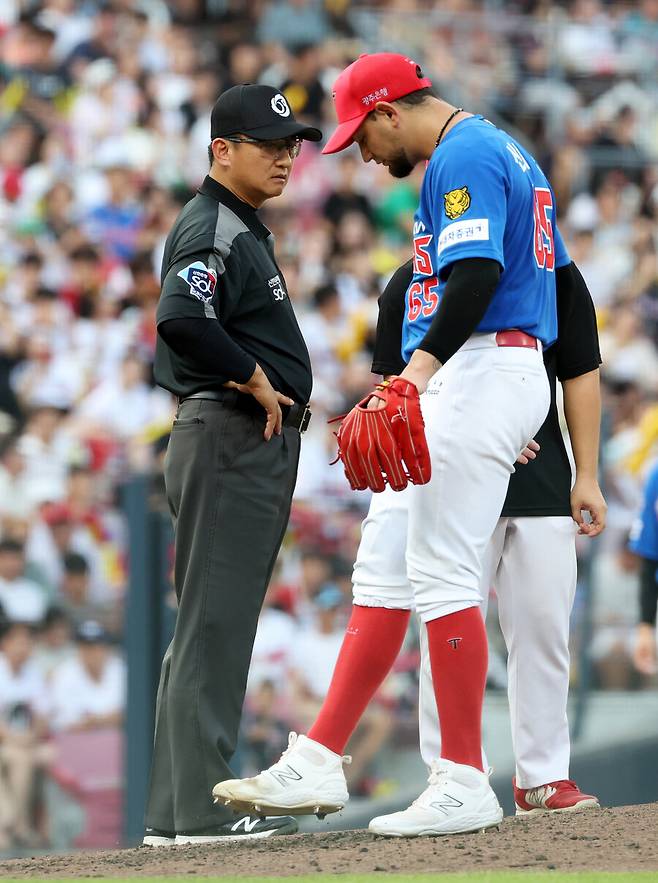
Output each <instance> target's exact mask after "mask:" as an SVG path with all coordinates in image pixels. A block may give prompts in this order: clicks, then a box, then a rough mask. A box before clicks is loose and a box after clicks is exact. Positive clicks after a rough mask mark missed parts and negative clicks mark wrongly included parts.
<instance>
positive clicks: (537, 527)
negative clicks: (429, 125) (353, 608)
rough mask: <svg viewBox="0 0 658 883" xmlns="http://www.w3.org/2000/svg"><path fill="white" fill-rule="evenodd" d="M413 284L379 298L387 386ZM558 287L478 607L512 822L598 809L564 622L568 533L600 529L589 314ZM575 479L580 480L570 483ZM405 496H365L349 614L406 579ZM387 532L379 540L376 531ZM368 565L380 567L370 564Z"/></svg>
mask: <svg viewBox="0 0 658 883" xmlns="http://www.w3.org/2000/svg"><path fill="white" fill-rule="evenodd" d="M411 278H412V261H408V262H407V263H406V264H404V265H403V266H402V267H400V268H399V269H398V270H397V271H396V273H395V274H394V275H393V277H392V278H391V280H390V282H389V283H388V285H387V287H386V289H385V290H384V292H383V294H382V295H381V297H380V299H379V308H380V311H379V321H378V325H377V336H376V343H375V352H374V358H373V364H372V370H373V372H374V373H376V374H382V375H384V376H390V375H396V374H399V373H400V372H401V370H402V369H403V367H404V362H403V360H402V357H401V355H400V339H401V329H402V319H403V315H404V311H405V309H406V291H407V288H408V286H409V284H410V282H411ZM556 283H557V310H558V340H557V342H556V343H555V345H554V346H552V347H551V348H549V349H548V350H546V351H545V353H544V362H545V365H546V371H547V374H548V377H549V381H550V385H551V406H550V410H549V413H548V416H547V418H546V421H545V422H544V424H543V426H542V427H541V429H540V430H539V432H538V434H537V436H536V442H537V443H538V444H539V446H540V451H539V454H538V455H537V457H536V459H531V460H530V462H528V463H527V465H523V466H520V467H518V468H517V469H516V472H515V473H514V474H513V475H512V476H511V478H510V484H509V489H508V493H507V497H506V500H505V504H504V507H503V510H502V512H501V517H500V520H499V522H498V526H497V528H496V531H495V532H494V535H493V537H492V539H491V542H490V544H489V547H488V549H487V553H486V556H485V566H484V568H483V574H484V579H483V585H482V589H483V592H482V594H483V612H484V613H486V603H487V596H488V593H489V589H490V588H491V587H492V586H493V587H494V588H495V590H496V593H497V595H498V609H499V616H500V623H501V628H502V631H503V635H504V637H505V641H506V644H507V649H508V653H509V657H508V674H509V686H508V692H509V702H510V712H511V719H512V738H513V742H514V751H515V757H516V765H517V769H516V777H515V782H514V796H515V801H516V805H517V813H518V814H522V813H527V812H532V811H533V810H534V811H546V810H548V811H550V810H556V809H562V810H563V809H575V808H579V809H580V808H584V807H587V806H598V802H597V800H596V798H594V797H592V796H591V795H586V794H583V793H582V792H580V790H579V789H578V788H577V786H576V785H575V783H573V782H571V781H569V779H568V770H569V755H570V745H569V730H568V725H567V717H566V705H567V694H568V687H569V649H568V637H569V615H570V612H571V607H572V604H573V598H574V594H575V587H576V554H575V534H576V530H579V531H580V532H581V533H583V534H588V535H590V536H596V535H597V534H598V533H600V532H601V530H602V529H603V527H604V524H605V509H606V507H605V502H604V500H603V497H602V495H601V492H600V490H599V488H598V484H597V483H596V478H595V476H596V464H597V455H598V427H599V421H600V416H599V415H600V398H599V391H598V383H599V380H598V368H599V365H600V364H601V357H600V353H599V344H598V333H597V328H596V316H595V313H594V306H593V304H592V300H591V297H590V295H589V292H588V290H587V287H586V285H585V283H584V281H583V279H582V276H581V275H580V273H579V271H578V269H577V268H576V266H575V265H574V264H573V263H572V264H570V265H569V266H568V267H564V268H562V269H559V270H557V279H556ZM557 380H559V381H560V382H561V384H562V387H563V390H564V404H565V412H566V415H567V422H568V425H569V429H570V433H571V441H572V445H573V447H574V454H575V459H576V465H577V476H576V477H577V481H576V484H575V485H574V488H573V491H572V490H571V483H572V475H571V466H570V463H569V457H568V455H567V451H566V447H565V444H564V440H563V437H562V432H561V429H560V426H559V418H558V410H557V403H556V387H557V383H556V381H557ZM581 468H582V473H583V474H584V480H583V481H581V483H580V484H579V482H578V478H580V477H581V474H580V470H581ZM405 493H406V492H403V493H402V494H395V493H392V492H389V491H388V489H387V491H386V492H385V493H384V494H377V495H375V496H374V497H373V503H372V505H371V510H370V513H369V516H368V520H367V521H366V526H365V528H364V534H363V538H362V542H361V546H360V548H359V556H358V558H357V562H356V565H355V570H354V594H355V603H360V602H364V601H366V600H367V598H368V596H369V595H373V593H374V594H375V595H377V593H378V591H379V593H381V591H382V590H381V589H379V590H378V589H376V588H373V587H374V586H376V585H377V580H378V579H379V581H380V582H381V575H382V574H386V575H387V578H388V580H389V581H391V582H392V583H393V584H394V583H395V582H396V579H399V580H400V581H402V580H405V579H406V574H400V575H398V572H399V571H400V564H399V563H398V564H397V566H396V559H397V558H399V557H400V551H399V549H397V548H395V543H394V542H393V541H392V540H391V539H390V538H391V537H395V536H397V535H399V534H400V532H402V534H403V535H404V533H405V527H406V505H405V503H404V497H405ZM382 498H387V499H386V500H385V501H382ZM400 498H403V499H402V500H401V499H400ZM373 507H374V508H375V512H374V513H373ZM583 510H584V511H589V512H590V513H591V515H592V521H591V522H586V521H585V520H584V519H583V514H582V511H583ZM373 515H374V517H373ZM385 521H386V523H387V524H388V525H389V529H388V530H385V528H384V523H385ZM382 530H385V533H386V536H387V537H389V540H388V542H387V544H382V543H381V542H378V541H377V540H376V539H375V538H374V534H375V533H376V532H378V533H379V534H380V536H381V532H382ZM370 534H372V535H373V537H372V539H371V537H370ZM382 545H384V546H385V549H384V551H382ZM376 550H377V551H376ZM373 555H375V556H378V557H376V558H375V559H374V563H373ZM361 593H363V594H362V595H361ZM360 595H361V597H360ZM393 603H394V601H393ZM424 631H425V630H424V628H423V627H422V625H421V649H422V669H421V699H420V733H421V752H422V754H423V758H424V759H425V760H426V762H427V763H428V766H429V764H430V763H431V760H432V759H433V758H436V757H439V756H440V754H441V751H440V733H439V725H438V717H437V711H436V702H435V699H434V690H433V688H432V681H431V669H430V665H429V654H428V652H427V640H426V636H425V634H424ZM485 768H486V765H485Z"/></svg>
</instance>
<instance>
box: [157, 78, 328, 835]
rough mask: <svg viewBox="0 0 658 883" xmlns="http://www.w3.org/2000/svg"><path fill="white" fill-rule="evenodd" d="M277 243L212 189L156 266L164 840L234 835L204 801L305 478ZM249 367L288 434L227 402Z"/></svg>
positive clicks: (307, 376)
mask: <svg viewBox="0 0 658 883" xmlns="http://www.w3.org/2000/svg"><path fill="white" fill-rule="evenodd" d="M263 88H264V87H263ZM267 103H268V104H269V98H268V102H267ZM272 239H273V237H272V235H271V234H270V232H269V230H268V229H267V228H266V227H265V226H264V225H263V224H262V223H261V222H260V220H259V219H258V216H257V213H256V211H255V209H253V208H251V207H250V206H249V205H247V204H246V203H245V202H242V201H241V200H240V199H239V198H238V197H237V196H235V195H234V194H233V193H232V192H231V191H230V190H228V189H227V188H225V187H224V186H222V185H221V184H219V183H218V182H217V181H216V180H215V179H214V178H210V177H207V178H206V179H205V181H204V183H203V185H202V187H201V188H200V190H199V192H198V193H197V194H196V196H195V197H194V198H193V199H192V200H191V201H190V202H189V203H188V204H187V205H186V206H185V208H184V209H183V210H182V212H181V214H180V215H179V217H178V219H177V220H176V223H175V224H174V227H173V229H172V231H171V233H170V235H169V237H168V240H167V244H166V247H165V253H164V258H163V269H162V293H161V297H160V302H159V304H158V311H157V323H158V341H157V347H156V358H155V377H156V380H157V382H158V383H159V384H160V385H161V386H163V387H165V389H168V390H170V391H171V392H172V393H174V394H175V395H176V396H178V398H179V407H178V411H177V414H176V419H175V420H174V423H173V426H172V429H171V438H170V441H169V446H168V449H167V455H166V459H165V468H164V471H165V485H166V490H167V500H168V503H169V509H170V512H171V515H172V520H173V523H174V534H175V567H174V585H175V588H176V595H177V599H178V614H177V619H176V629H175V633H174V638H173V641H172V643H171V645H170V647H169V648H168V650H167V653H166V655H165V658H164V661H163V666H162V673H161V677H160V686H159V689H158V699H157V708H156V727H155V742H154V749H153V763H152V769H151V782H150V788H149V797H148V804H147V810H146V827H147V829H153V830H156V831H158V832H166V833H167V835H168V836H169V835H171V836H173V835H174V834H176V833H177V834H183V835H185V834H193V835H194V836H198V835H205V834H213V835H214V834H223V833H224V829H226V830H227V831H228V828H229V826H230V825H231V824H234V821H235V820H234V818H233V813H232V812H231V810H229V809H227V808H226V807H224V806H218V805H217V806H215V805H213V803H212V798H211V793H210V792H211V789H212V787H213V785H214V784H215V783H216V782H219V781H222V780H223V779H228V778H232V777H233V775H234V773H233V771H232V770H231V769H230V767H229V763H230V761H231V757H232V755H233V753H234V752H235V747H236V741H237V736H238V728H239V723H240V716H241V711H242V703H243V700H244V693H245V687H246V682H247V674H248V670H249V663H250V659H251V651H252V647H253V642H254V636H255V633H256V625H257V622H258V615H259V612H260V609H261V606H262V602H263V598H264V596H265V591H266V589H267V585H268V583H269V580H270V577H271V574H272V569H273V567H274V562H275V560H276V556H277V553H278V550H279V547H280V545H281V541H282V538H283V535H284V532H285V529H286V526H287V523H288V517H289V513H290V504H291V499H292V494H293V490H294V486H295V480H296V476H297V464H298V460H299V451H300V433H301V432H302V431H303V428H304V426H303V423H302V424H300V421H299V420H297V419H295V414H299V413H300V409H301V411H302V412H304V406H305V405H306V403H307V402H308V400H309V398H310V395H311V383H312V379H311V365H310V360H309V356H308V351H307V349H306V345H305V343H304V340H303V338H302V336H301V333H300V330H299V327H298V324H297V320H296V318H295V314H294V312H293V308H292V305H291V303H290V300H289V298H288V293H287V290H286V283H285V280H284V278H283V275H282V273H281V270H280V269H279V267H278V266H277V264H276V261H275V258H274V251H273V242H272ZM176 323H178V327H177V328H176ZM209 323H211V324H209ZM206 325H208V328H207V329H206V328H205V326H206ZM172 328H173V329H175V333H172ZM206 331H208V332H212V334H207V333H206ZM186 335H187V336H186ZM195 340H198V346H197V347H196V349H195ZM190 341H191V345H190ZM213 346H214V350H213V349H212V347H213ZM256 363H258V364H259V365H260V366H261V368H262V369H263V371H264V372H265V374H266V375H267V377H268V379H269V380H270V382H271V384H272V386H273V387H274V389H275V390H278V391H279V392H281V393H284V394H285V395H287V396H289V397H290V398H292V399H293V400H294V401H295V403H296V404H295V405H294V406H292V408H289V407H288V406H282V413H283V416H284V422H283V429H282V432H281V434H280V435H277V434H276V433H275V434H274V435H273V436H272V437H271V439H270V440H269V441H265V439H264V438H263V430H264V427H265V411H264V409H263V408H262V406H261V405H260V404H259V403H258V402H257V401H256V399H254V398H253V396H251V395H249V394H247V393H242V392H239V391H238V390H237V389H235V388H231V389H228V388H225V387H224V386H223V384H224V383H225V382H226V381H228V380H232V381H235V382H237V383H244V382H246V381H247V380H249V379H250V377H251V375H252V374H253V372H254V368H255V366H256ZM259 824H260V825H261V827H262V826H264V825H265V823H259ZM228 833H230V831H228Z"/></svg>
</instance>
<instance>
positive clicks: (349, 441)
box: [334, 377, 432, 492]
mask: <svg viewBox="0 0 658 883" xmlns="http://www.w3.org/2000/svg"><path fill="white" fill-rule="evenodd" d="M373 396H376V397H377V398H378V399H381V400H382V401H383V402H384V403H385V407H383V408H381V409H379V410H374V409H368V402H369V401H370V399H371V398H372V397H373ZM335 419H337V420H341V419H342V421H343V422H342V423H341V425H340V429H339V430H338V432H337V433H336V438H337V439H338V458H340V460H341V461H342V463H343V466H344V468H345V475H346V476H347V480H348V481H349V483H350V487H351V488H352V490H359V491H362V490H365V489H366V488H367V487H369V488H370V489H371V490H373V491H375V492H380V491H383V490H384V488H385V487H386V483H387V482H388V484H390V486H391V487H392V488H393V490H394V491H401V490H404V488H406V486H407V483H408V482H409V481H411V482H412V484H426V483H427V482H428V481H429V480H430V476H431V474H432V473H431V466H430V455H429V451H428V449H427V441H426V439H425V422H424V420H423V415H422V414H421V411H420V398H419V395H418V390H417V388H416V387H415V386H414V384H413V383H410V382H409V381H408V380H405V379H404V378H402V377H393V378H392V379H391V380H385V381H384V382H383V383H380V384H378V385H377V386H376V387H375V389H374V390H373V391H372V392H371V393H370V394H369V395H368V396H366V398H365V399H363V401H361V402H359V403H358V404H357V405H355V406H354V407H353V408H352V410H351V411H350V412H349V414H347V415H346V416H345V417H343V418H340V417H337V418H335ZM334 462H335V461H334ZM405 467H406V468H405Z"/></svg>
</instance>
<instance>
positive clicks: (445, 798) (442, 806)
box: [430, 794, 464, 816]
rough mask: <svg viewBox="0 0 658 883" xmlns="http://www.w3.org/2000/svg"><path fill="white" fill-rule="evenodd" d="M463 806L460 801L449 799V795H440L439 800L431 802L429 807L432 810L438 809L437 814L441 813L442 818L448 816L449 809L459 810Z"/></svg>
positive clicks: (454, 798)
mask: <svg viewBox="0 0 658 883" xmlns="http://www.w3.org/2000/svg"><path fill="white" fill-rule="evenodd" d="M463 805H464V804H463V803H462V801H461V800H457V798H456V797H451V796H450V794H442V795H441V800H433V801H432V802H431V803H430V806H433V807H434V809H438V811H439V812H442V813H443V815H444V816H447V815H448V810H449V809H459V808H460V807H461V806H463Z"/></svg>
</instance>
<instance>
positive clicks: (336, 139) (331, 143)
mask: <svg viewBox="0 0 658 883" xmlns="http://www.w3.org/2000/svg"><path fill="white" fill-rule="evenodd" d="M367 116H368V111H366V112H365V113H364V114H363V115H362V116H358V117H354V118H353V119H351V120H345V122H344V123H341V124H340V125H339V126H338V128H337V129H336V131H335V132H334V134H333V135H332V136H331V138H330V139H329V140H328V141H327V143H326V144H325V145H324V147H323V148H322V152H323V153H338V152H339V151H340V150H345V148H346V147H349V146H350V144H351V143H352V141H353V140H354V134H355V132H356V130H357V129H358V128H359V126H360V125H361V123H362V122H363V121H364V120H365V118H366V117H367Z"/></svg>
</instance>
